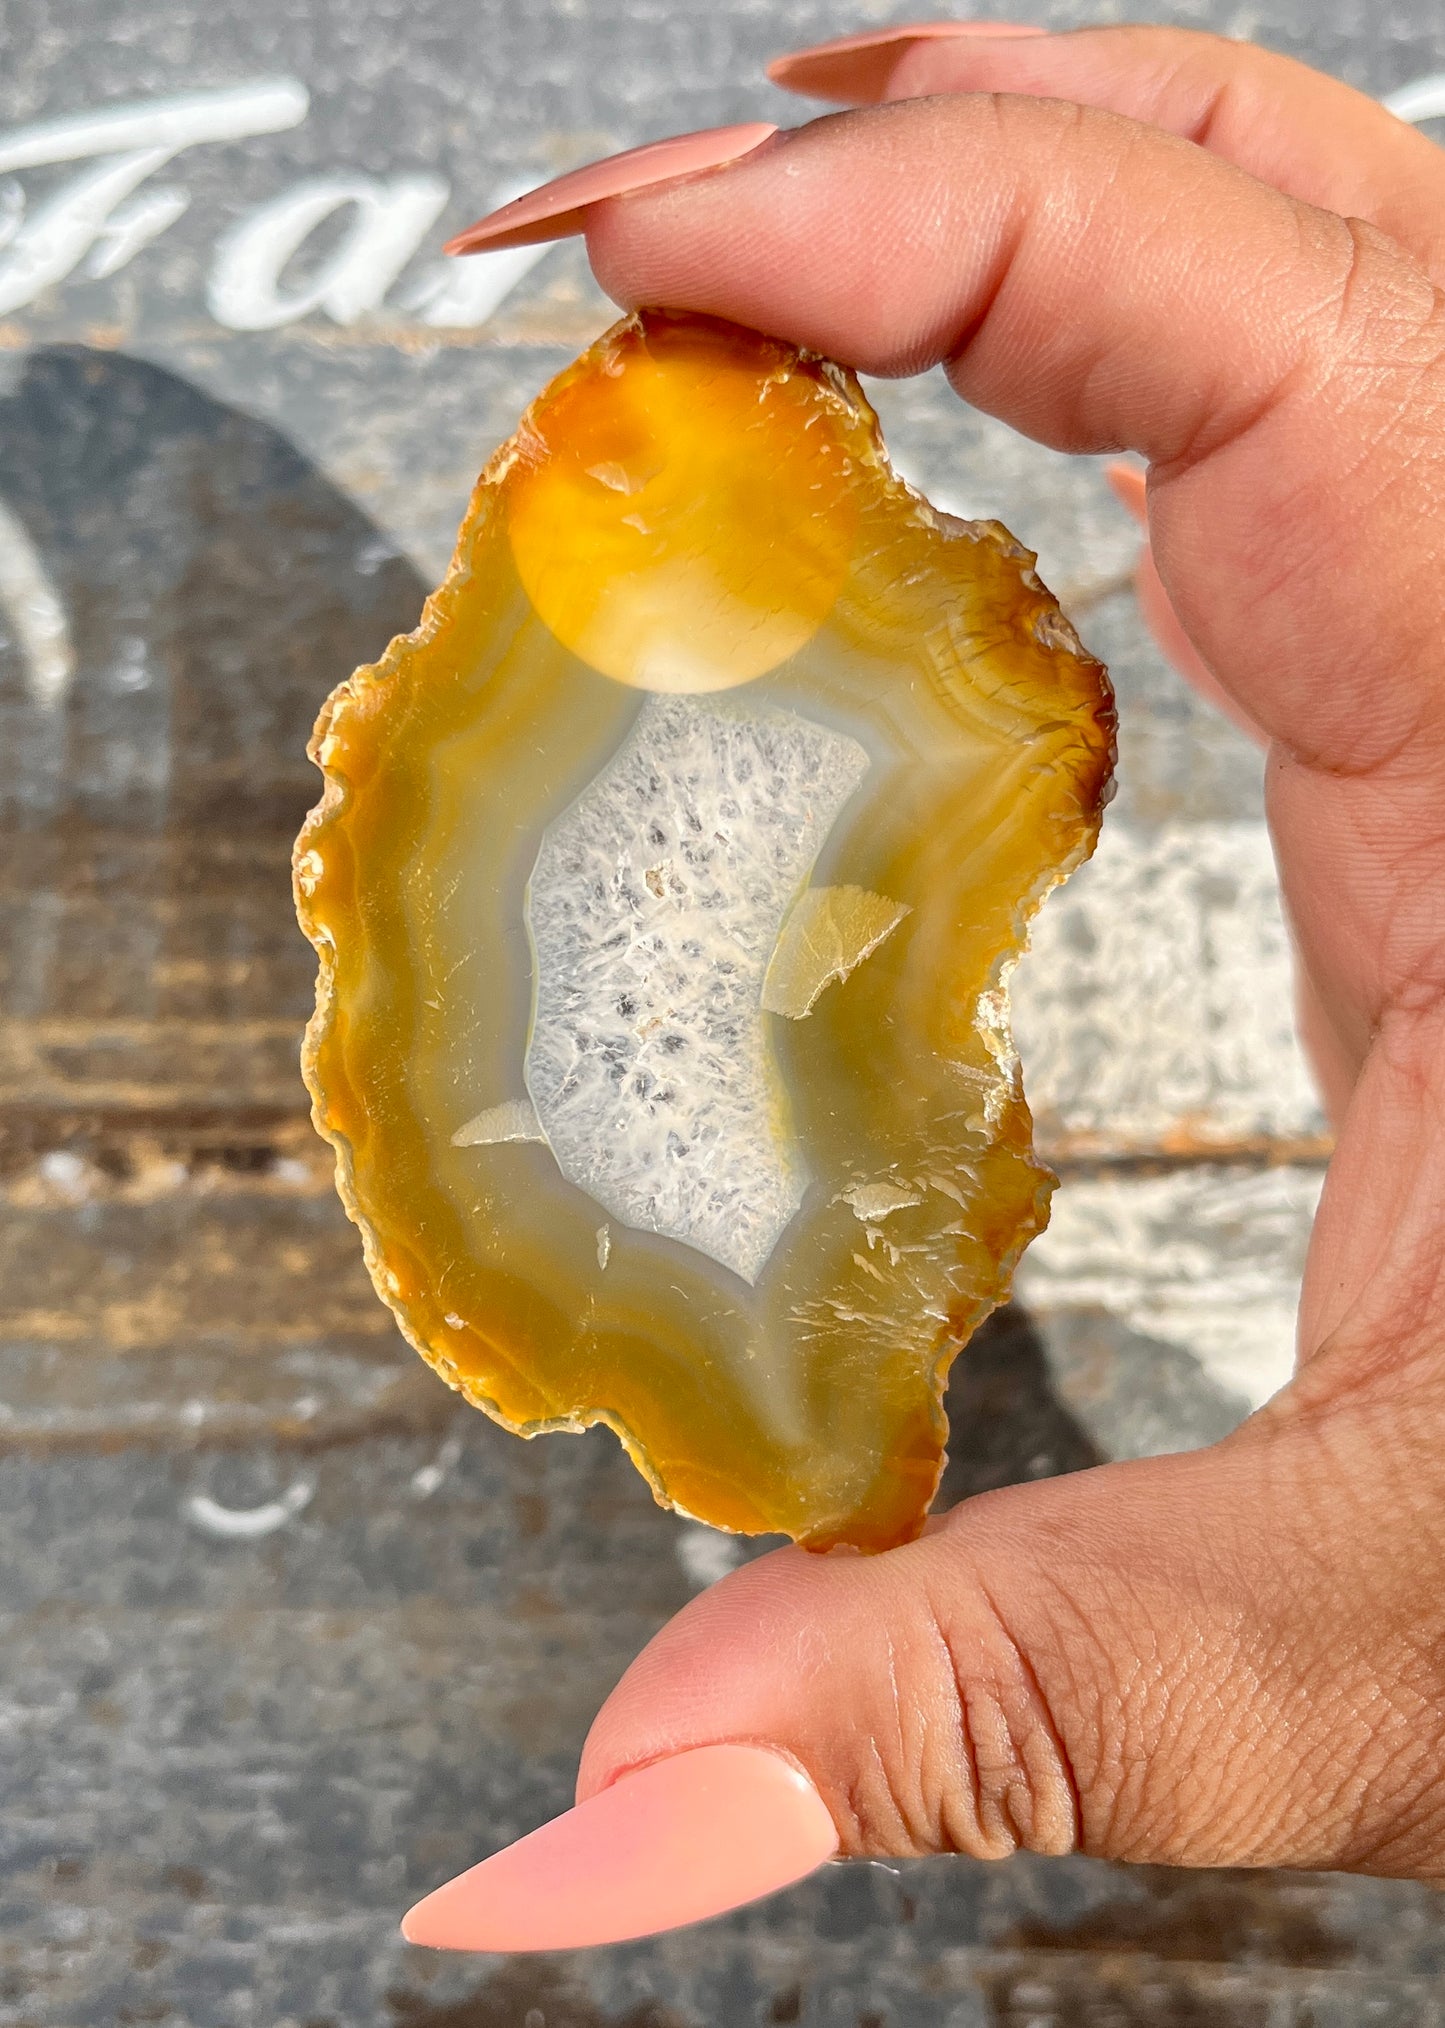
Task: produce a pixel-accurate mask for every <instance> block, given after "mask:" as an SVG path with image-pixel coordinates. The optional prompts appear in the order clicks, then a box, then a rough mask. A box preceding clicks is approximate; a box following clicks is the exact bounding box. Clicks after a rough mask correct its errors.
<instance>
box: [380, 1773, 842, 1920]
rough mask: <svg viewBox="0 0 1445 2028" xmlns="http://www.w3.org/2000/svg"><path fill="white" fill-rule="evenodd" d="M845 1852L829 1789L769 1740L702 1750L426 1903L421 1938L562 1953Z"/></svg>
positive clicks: (714, 1904)
mask: <svg viewBox="0 0 1445 2028" xmlns="http://www.w3.org/2000/svg"><path fill="white" fill-rule="evenodd" d="M837 1849H838V1834H837V1832H836V1831H835V1829H834V1828H833V1820H832V1818H831V1817H830V1816H829V1815H828V1812H827V1810H826V1809H825V1808H824V1806H823V1802H822V1799H821V1797H820V1796H819V1794H818V1791H817V1790H816V1789H815V1788H814V1787H813V1784H812V1783H811V1782H810V1781H809V1780H808V1778H807V1776H806V1775H804V1774H802V1773H800V1772H799V1770H798V1769H797V1768H795V1767H794V1766H793V1765H792V1763H791V1761H787V1760H784V1758H783V1757H782V1755H781V1754H778V1753H773V1752H771V1751H770V1750H769V1749H768V1748H766V1747H759V1746H699V1747H694V1748H693V1749H692V1750H691V1752H688V1753H679V1754H674V1755H673V1756H671V1757H670V1758H669V1759H667V1760H659V1761H654V1762H653V1764H652V1765H651V1766H650V1767H645V1768H640V1769H639V1770H638V1771H637V1773H635V1774H629V1775H624V1776H623V1777H622V1779H621V1780H620V1781H617V1782H614V1783H613V1784H612V1786H611V1788H607V1789H603V1790H601V1791H600V1792H599V1793H598V1794H597V1795H595V1796H589V1797H588V1799H587V1801H586V1802H585V1803H578V1805H577V1806H576V1808H575V1809H571V1810H568V1811H567V1812H566V1813H565V1814H564V1815H562V1816H560V1817H554V1818H553V1819H552V1822H551V1823H550V1824H543V1826H542V1827H541V1829H540V1830H538V1831H533V1832H532V1833H531V1834H530V1835H529V1836H528V1837H525V1838H520V1839H518V1841H517V1843H516V1844H515V1845H509V1846H508V1847H507V1848H506V1850H505V1851H502V1852H498V1853H496V1854H495V1855H494V1857H492V1858H491V1859H484V1860H483V1861H482V1863H481V1865H480V1866H473V1867H472V1869H471V1871H470V1872H468V1873H460V1874H458V1875H457V1877H456V1879H455V1880H449V1881H448V1882H447V1883H446V1885H445V1886H444V1887H438V1888H437V1889H436V1890H435V1892H434V1893H432V1894H429V1895H427V1897H426V1899H425V1900H424V1901H419V1902H418V1903H417V1904H416V1907H415V1908H413V1909H411V1910H410V1911H409V1912H408V1914H407V1915H406V1917H405V1918H404V1920H403V1922H402V1925H401V1928H402V1934H403V1936H405V1937H406V1939H407V1941H408V1942H409V1943H415V1944H431V1945H432V1946H433V1947H434V1948H436V1949H438V1950H454V1951H555V1950H575V1949H578V1948H580V1947H582V1946H584V1945H593V1944H609V1943H621V1942H623V1941H624V1940H625V1939H626V1938H628V1937H638V1936H652V1935H654V1934H656V1932H657V1931H659V1930H665V1929H677V1928H679V1927H680V1926H681V1925H682V1924H683V1923H688V1922H703V1921H705V1920H706V1919H707V1917H709V1916H713V1915H722V1914H724V1913H725V1912H726V1911H727V1910H728V1909H730V1908H740V1907H741V1906H742V1905H743V1903H744V1902H748V1901H756V1900H757V1899H758V1898H759V1896H761V1895H764V1894H773V1893H776V1891H777V1890H778V1889H779V1888H780V1887H788V1886H790V1885H791V1884H792V1882H793V1881H795V1880H801V1879H802V1878H803V1876H804V1875H805V1874H808V1873H811V1872H812V1871H813V1869H814V1867H816V1866H821V1865H822V1863H823V1861H824V1860H825V1859H831V1858H832V1857H833V1855H834V1853H835V1852H836V1851H837Z"/></svg>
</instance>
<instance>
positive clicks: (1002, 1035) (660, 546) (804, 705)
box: [296, 312, 1113, 1549]
mask: <svg viewBox="0 0 1445 2028" xmlns="http://www.w3.org/2000/svg"><path fill="white" fill-rule="evenodd" d="M1033 562H1034V559H1033V557H1032V556H1031V555H1030V554H1029V553H1028V552H1027V551H1026V550H1024V549H1023V548H1021V547H1020V545H1019V544H1018V543H1017V542H1015V541H1014V539H1013V538H1012V537H1011V536H1010V535H1008V534H1007V532H1006V531H1005V530H1004V529H1002V528H1001V527H1000V526H999V525H998V524H997V523H996V522H961V521H955V520H952V519H950V518H949V517H948V516H945V515H941V514H938V513H935V512H934V510H933V509H932V508H931V507H929V506H928V504H927V502H926V501H924V500H922V499H921V498H920V497H919V496H918V495H917V494H916V493H914V492H913V491H912V490H911V489H910V488H908V487H907V486H905V485H904V484H903V483H902V482H901V481H900V480H899V479H898V478H897V477H895V475H894V474H893V473H892V471H891V470H890V468H889V466H888V463H887V460H886V458H885V456H884V452H883V446H882V443H881V441H880V438H879V435H878V429H877V424H876V421H875V418H874V416H873V414H872V411H871V410H870V409H869V407H868V404H867V402H866V401H865V400H864V398H863V396H862V394H861V392H860V391H859V388H858V386H857V383H856V381H855V380H854V379H853V378H852V376H851V375H849V374H847V373H845V372H843V371H842V370H841V369H840V368H838V367H836V366H834V365H832V364H830V363H829V362H828V361H826V360H823V359H819V358H816V357H813V356H812V355H810V354H807V353H802V352H798V351H796V350H794V349H792V348H791V347H789V346H786V345H783V344H780V343H777V342H775V341H773V340H771V339H765V338H761V337H758V336H757V335H755V334H753V333H751V332H745V331H741V330H738V329H736V328H734V327H732V326H729V325H725V324H721V323H718V322H715V321H712V320H707V319H699V318H684V317H679V316H673V315H669V314H664V313H660V312H649V313H646V314H644V315H641V316H637V317H630V318H628V319H626V320H625V321H624V322H622V323H620V324H618V325H617V326H615V327H614V328H613V329H612V330H611V331H609V332H608V333H607V334H606V336H605V337H603V338H602V339H600V340H599V341H598V342H597V344H595V345H594V346H593V347H592V348H591V349H590V350H589V351H588V352H587V353H585V354H584V355H583V357H582V358H581V359H580V360H578V361H577V362H576V364H575V365H573V366H571V367H569V368H568V369H567V370H566V371H565V372H564V373H563V374H561V375H560V376H559V377H558V378H557V379H556V380H555V381H554V382H553V383H552V385H551V386H550V387H549V388H547V389H546V391H545V392H544V393H543V394H542V395H541V396H540V397H539V398H538V400H537V401H536V402H535V403H534V404H533V406H532V408H531V409H530V410H529V411H528V413H527V415H526V416H525V417H524V418H523V421H522V423H521V425H520V427H519V429H518V430H517V433H516V435H515V436H514V437H513V438H512V439H511V440H510V441H509V442H508V443H507V444H505V445H504V446H503V448H502V449H501V450H500V451H499V452H498V453H497V455H496V457H495V458H494V459H493V460H492V462H491V463H490V464H489V465H488V467H487V469H486V471H485V472H484V473H483V474H482V478H481V481H480V483H479V484H478V487H477V490H476V493H475V495H474V496H473V500H472V504H471V508H470V510H469V512H468V515H467V519H466V522H465V524H464V526H463V528H462V532H461V536H460V539H459V542H458V546H457V551H456V555H455V558H454V559H453V562H452V566H451V569H450V571H449V572H448V574H447V577H446V580H445V582H444V583H443V585H442V587H441V589H440V590H439V591H438V592H437V593H436V594H435V596H434V597H433V598H432V599H431V600H430V601H429V603H428V605H427V608H426V611H425V613H424V614H423V616H422V621H421V625H420V626H419V628H418V629H417V631H416V632H415V633H414V634H411V635H408V636H407V637H405V638H404V639H401V640H398V641H394V642H393V643H392V644H391V647H390V648H389V649H388V650H387V652H386V654H385V655H384V656H383V658H382V660H381V661H380V662H379V663H377V664H376V665H375V666H373V667H370V668H365V669H361V670H358V671H357V673H356V674H355V675H354V676H353V677H352V678H351V679H350V681H349V682H347V683H344V684H343V685H342V686H341V688H340V689H339V690H337V691H336V692H335V694H334V695H333V696H332V698H331V699H330V701H329V702H328V704H327V705H326V707H325V709H324V710H323V712H322V715H321V720H320V723H319V725H318V727H317V733H316V738H315V741H314V744H313V747H312V753H313V757H314V758H315V759H316V761H317V762H318V764H319V765H320V767H321V769H322V771H323V774H324V776H325V780H326V789H325V794H324V796H323V799H322V802H321V804H320V806H319V807H318V809H317V810H316V811H315V812H314V813H313V814H312V816H311V818H310V819H309V821H308V823H307V825H306V828H305V830H304V832H303V833H302V836H301V839H300V841H299V843H298V846H297V857H296V887H297V903H298V910H299V913H300V917H301V922H302V925H303V927H304V928H305V930H306V933H307V935H308V936H309V937H310V938H311V940H312V942H313V943H314V944H315V946H316V949H317V952H318V954H319V957H320V966H321V974H320V981H319V985H318V990H317V1007H316V1014H315V1017H314V1018H313V1020H312V1023H311V1026H310V1029H309V1031H308V1036H307V1043H306V1050H305V1058H304V1068H305V1072H306V1078H307V1083H308V1085H309V1087H310V1090H311V1094H312V1097H313V1100H314V1106H315V1118H316V1123H317V1125H318V1127H319V1128H320V1130H321V1132H322V1133H323V1134H324V1135H325V1136H326V1137H327V1139H328V1140H329V1141H331V1143H332V1144H333V1146H334V1147H335V1149H336V1155H337V1175H338V1182H339V1187H340V1190H341V1194H342V1197H343V1200H344V1201H345V1204H346V1207H347V1209H348V1211H349V1212H350V1213H351V1216H352V1217H353V1218H354V1219H355V1220H356V1222H357V1224H358V1225H359V1226H360V1227H361V1231H362V1235H363V1239H364V1242H365V1247H366V1257H367V1263H368V1265H369V1267H370V1269H371V1272H372V1276H373V1278H374V1280H375V1282H376V1286H377V1289H378V1291H379V1293H380V1294H381V1296H382V1297H383V1299H384V1300H385V1301H386V1302H387V1303H388V1304H389V1305H390V1306H391V1308H392V1309H393V1311H394V1312H395V1314H396V1316H397V1319H398V1321H399V1323H400V1325H401V1328H402V1330H403V1331H404V1332H405V1333H406V1335H407V1337H408V1338H409V1339H410V1340H411V1342H412V1343H413V1344H414V1345H415V1346H416V1347H417V1348H418V1350H419V1351H421V1352H422V1353H423V1354H424V1355H425V1357H426V1358H427V1359H428V1360H430V1361H431V1363H432V1364H433V1365H434V1366H435V1367H436V1368H437V1370H438V1372H440V1373H441V1374H442V1376H443V1377H444V1378H445V1379H446V1380H447V1381H448V1382H450V1384H451V1385H452V1386H454V1387H456V1388H458V1389H460V1391H461V1392H462V1393H463V1394H465V1395H466V1396H467V1398H468V1399H469V1400H471V1401H473V1402H475V1403H476V1404H477V1405H478V1406H479V1407H481V1408H483V1409H485V1410H486V1411H487V1412H488V1413H489V1414H490V1415H492V1416H494V1417H496V1418H497V1420H498V1421H500V1422H502V1423H504V1424H505V1425H506V1426H507V1427H508V1428H510V1429H513V1430H516V1431H518V1432H519V1433H520V1434H522V1435H528V1436H530V1435H536V1434H538V1433H540V1432H541V1431H544V1430H556V1429H568V1430H580V1429H584V1428H586V1427H587V1426H588V1425H590V1424H593V1423H598V1422H601V1423H606V1424H607V1425H608V1426H609V1427H610V1428H612V1429H613V1430H615V1431H616V1433H617V1435H618V1436H619V1437H620V1438H621V1439H622V1441H623V1443H624V1444H625V1445H626V1446H627V1449H628V1451H629V1452H630V1453H631V1455H632V1457H633V1459H634V1461H635V1462H636V1463H637V1465H638V1466H639V1468H640V1469H641V1470H642V1472H643V1473H644V1474H645V1475H646V1477H647V1479H648V1480H649V1482H650V1484H651V1486H652V1488H653V1491H654V1493H655V1494H656V1496H657V1498H658V1499H659V1500H661V1501H663V1502H664V1503H666V1504H668V1505H671V1506H673V1507H676V1508H677V1509H679V1510H680V1511H683V1512H686V1513H689V1514H692V1515H695V1516H697V1517H699V1518H701V1519H703V1520H705V1521H709V1522H711V1523H713V1524H714V1525H715V1526H718V1527H723V1528H733V1529H739V1530H745V1531H749V1532H767V1531H779V1532H782V1533H785V1534H788V1535H791V1536H793V1537H795V1538H796V1539H797V1540H799V1541H801V1542H804V1543H806V1544H808V1545H809V1546H810V1547H816V1548H825V1547H827V1546H829V1545H831V1544H835V1543H842V1542H846V1543H852V1544H855V1545H857V1546H858V1547H860V1548H864V1549H878V1548H883V1547H886V1546H888V1545H889V1544H892V1543H896V1542H901V1541H905V1540H907V1539H908V1538H909V1537H910V1536H912V1535H914V1534H916V1533H917V1531H918V1529H919V1527H920V1526H921V1524H922V1520H923V1516H924V1514H925V1513H926V1511H927V1508H928V1505H929V1502H930V1499H931V1498H932V1495H933V1492H934V1489H935V1487H936V1484H937V1479H938V1472H939V1467H940V1463H941V1459H942V1454H943V1445H944V1439H945V1435H946V1425H945V1421H944V1416H943V1411H942V1406H941V1397H942V1391H943V1383H944V1380H945V1377H946V1374H947V1370H948V1366H949V1364H950V1362H951V1360H952V1359H953V1357H954V1356H955V1354H956V1353H957V1352H958V1350H959V1348H960V1347H961V1346H962V1345H963V1343H964V1342H965V1341H966V1339H967V1337H968V1335H969V1333H970V1332H971V1331H972V1330H973V1329H974V1328H975V1326H976V1325H977V1324H978V1323H979V1321H980V1320H981V1319H982V1318H983V1317H984V1316H985V1315H986V1314H987V1313H988V1311H989V1310H990V1309H991V1308H992V1307H993V1306H994V1305H995V1304H996V1303H998V1302H999V1301H1000V1300H1001V1299H1002V1298H1003V1296H1004V1295H1006V1293H1007V1290H1008V1285H1009V1279H1010V1276H1011V1275H1012V1272H1013V1269H1014V1266H1015V1263H1016V1262H1017V1260H1018V1257H1019V1254H1020V1253H1021V1251H1022V1249H1023V1247H1024V1246H1025V1245H1026V1244H1027V1242H1028V1240H1029V1239H1030V1237H1031V1236H1032V1235H1033V1234H1034V1233H1035V1232H1037V1231H1038V1230H1039V1229H1040V1228H1041V1226H1042V1225H1043V1224H1044V1222H1045V1220H1046V1218H1047V1213H1048V1200H1049V1193H1050V1191H1051V1189H1052V1187H1053V1178H1052V1177H1051V1176H1050V1175H1049V1174H1048V1172H1047V1170H1045V1169H1044V1168H1043V1167H1041V1166H1040V1164H1039V1162H1038V1161H1037V1160H1036V1158H1035V1156H1034V1153H1033V1148H1032V1139H1031V1125H1030V1119H1029V1113H1028V1108H1027V1106H1026V1104H1025V1102H1024V1097H1023V1091H1022V1086H1021V1082H1020V1075H1019V1066H1018V1061H1017V1058H1016V1056H1015V1054H1014V1050H1013V1046H1012V1043H1011V1041H1010V1037H1009V1028H1008V1001H1007V979H1008V974H1009V971H1010V969H1011V968H1012V966H1013V964H1014V963H1015V961H1016V960H1017V958H1018V957H1019V955H1020V953H1021V952H1022V949H1023V947H1024V942H1025V938H1026V934H1027V924H1028V920H1029V917H1030V916H1031V914H1032V913H1033V911H1034V909H1035V908H1036V907H1037V906H1038V904H1039V902H1040V901H1041V900H1042V898H1043V896H1044V895H1045V894H1046V893H1047V891H1048V890H1049V888H1051V887H1052V886H1053V885H1054V884H1055V883H1056V882H1057V881H1059V880H1060V879H1062V878H1063V877H1064V875H1065V874H1066V873H1068V872H1069V870H1070V869H1071V868H1072V867H1074V866H1076V865H1077V864H1078V863H1079V861H1080V860H1082V859H1083V858H1084V857H1085V856H1086V855H1087V854H1088V852H1089V851H1090V850H1091V848H1092V846H1093V842H1094V838H1095V835H1096V832H1097V828H1098V820H1099V812H1100V808H1101V806H1102V803H1103V801H1104V798H1105V795H1106V793H1107V788H1108V783H1109V777H1110V767H1111V763H1112V754H1113V743H1112V741H1113V712H1112V705H1111V701H1110V695H1109V689H1108V683H1107V679H1106V677H1105V675H1104V672H1103V670H1102V669H1101V668H1100V666H1099V665H1098V663H1097V662H1095V661H1093V660H1092V659H1091V658H1090V657H1089V656H1088V655H1087V654H1086V653H1085V652H1084V650H1083V649H1082V648H1081V647H1080V645H1079V643H1078V641H1077V639H1076V638H1075V636H1074V634H1073V632H1072V630H1071V629H1070V627H1069V626H1068V624H1067V622H1066V621H1065V620H1064V619H1063V618H1062V616H1061V615H1060V613H1059V610H1058V607H1057V605H1056V604H1055V603H1054V601H1053V599H1052V598H1051V597H1050V596H1049V594H1048V592H1047V591H1045V589H1044V588H1043V586H1042V585H1041V584H1040V582H1039V580H1038V578H1037V577H1036V576H1035V574H1034V570H1033Z"/></svg>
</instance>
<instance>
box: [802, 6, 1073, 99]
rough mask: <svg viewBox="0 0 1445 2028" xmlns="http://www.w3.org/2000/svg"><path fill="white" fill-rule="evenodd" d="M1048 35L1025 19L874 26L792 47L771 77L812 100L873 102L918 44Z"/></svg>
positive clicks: (1011, 39) (924, 22)
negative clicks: (865, 31) (862, 30)
mask: <svg viewBox="0 0 1445 2028" xmlns="http://www.w3.org/2000/svg"><path fill="white" fill-rule="evenodd" d="M1047 33H1048V31H1047V29H1043V28H1036V27H1034V26H1033V25H1032V23H1030V22H1024V21H920V22H915V23H914V24H913V25H911V26H910V27H907V28H875V29H872V30H870V31H868V32H867V33H866V34H863V35H841V36H839V37H838V39H837V40H836V41H834V42H819V43H815V44H814V45H813V46H812V47H811V48H809V49H794V50H790V51H789V52H788V54H787V55H786V56H780V57H776V58H775V59H774V61H773V62H772V63H770V64H769V65H768V76H769V77H770V78H771V79H772V81H773V83H774V84H776V85H781V86H782V87H783V89H784V91H790V92H801V93H802V94H803V95H804V96H805V97H807V98H813V99H839V100H844V101H846V102H847V103H848V104H849V105H869V104H872V103H873V102H874V101H876V100H877V99H879V98H881V97H882V95H883V92H884V91H885V89H886V88H887V84H888V79H889V76H890V74H891V73H892V70H893V67H894V65H895V64H896V63H897V62H898V59H899V57H901V56H902V55H903V54H904V52H905V51H906V50H908V49H910V48H912V47H913V46H914V45H915V44H917V43H920V42H947V41H952V40H955V39H957V38H960V37H975V38H977V39H978V40H980V41H983V40H989V39H992V40H995V41H998V40H1009V41H1017V40H1018V39H1019V38H1020V37H1023V36H1028V35H1045V34H1047Z"/></svg>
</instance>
